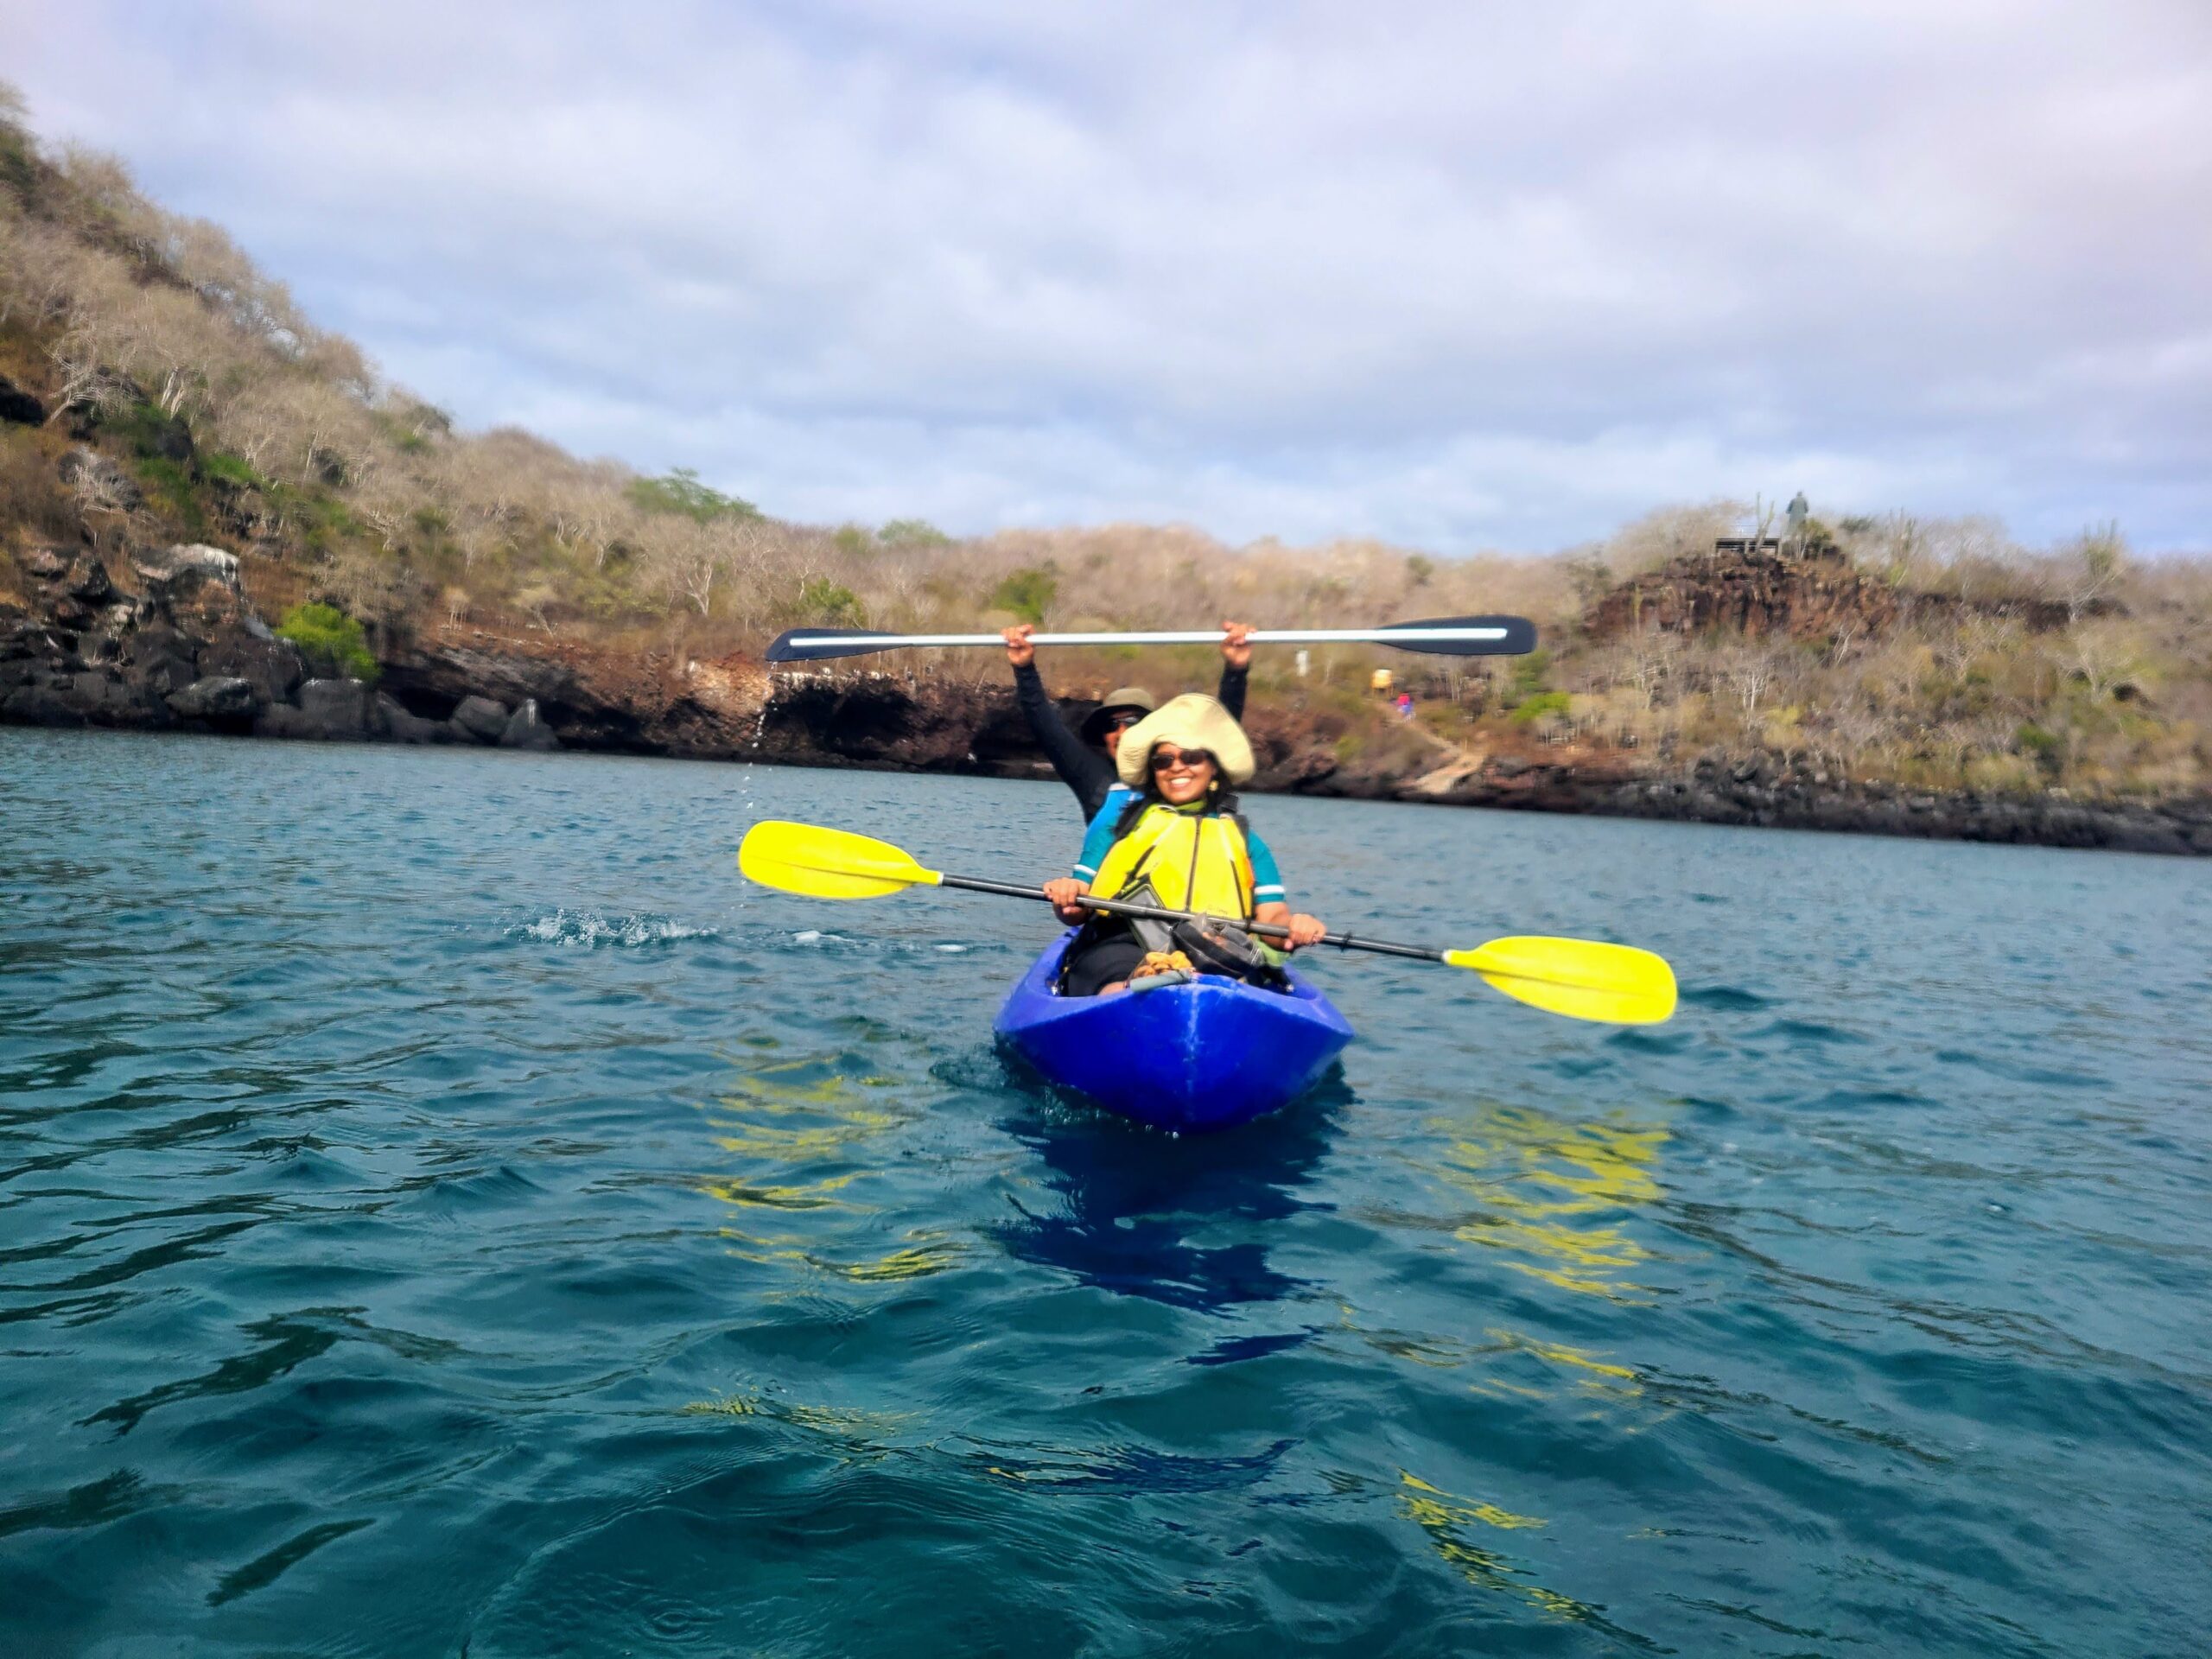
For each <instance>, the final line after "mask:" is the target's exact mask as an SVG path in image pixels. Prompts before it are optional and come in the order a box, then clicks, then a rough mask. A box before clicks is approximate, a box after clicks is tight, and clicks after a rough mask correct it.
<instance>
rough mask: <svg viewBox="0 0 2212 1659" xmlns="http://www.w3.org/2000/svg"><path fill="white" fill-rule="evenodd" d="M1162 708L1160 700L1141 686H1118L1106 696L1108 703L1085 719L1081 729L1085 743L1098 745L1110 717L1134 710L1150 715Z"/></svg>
mask: <svg viewBox="0 0 2212 1659" xmlns="http://www.w3.org/2000/svg"><path fill="white" fill-rule="evenodd" d="M1159 707H1160V699H1159V698H1157V697H1155V696H1153V695H1152V693H1151V692H1149V691H1147V690H1145V689H1144V687H1142V686H1141V685H1123V686H1116V688H1115V689H1114V690H1111V691H1109V692H1108V693H1107V694H1106V701H1105V702H1102V703H1100V704H1099V705H1098V706H1097V707H1096V709H1092V710H1091V711H1090V713H1089V714H1087V715H1084V717H1083V725H1082V727H1081V728H1079V730H1080V732H1081V735H1082V737H1083V741H1084V742H1086V743H1096V742H1097V741H1098V740H1099V739H1101V738H1102V737H1104V736H1105V735H1106V721H1107V719H1108V717H1109V715H1116V714H1121V713H1122V712H1124V711H1126V710H1128V709H1135V710H1136V711H1137V713H1139V714H1140V715H1148V714H1150V713H1151V712H1152V711H1153V710H1154V709H1157V708H1159Z"/></svg>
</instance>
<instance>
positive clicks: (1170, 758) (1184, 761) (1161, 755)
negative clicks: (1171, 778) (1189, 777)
mask: <svg viewBox="0 0 2212 1659" xmlns="http://www.w3.org/2000/svg"><path fill="white" fill-rule="evenodd" d="M1212 764H1213V756H1212V755H1211V754H1210V753H1207V752H1206V751H1205V750H1204V749H1182V750H1179V751H1177V752H1175V753H1169V752H1167V751H1166V750H1165V749H1154V751H1153V752H1152V769H1153V770H1154V772H1173V771H1174V770H1175V768H1176V767H1178V766H1189V767H1191V768H1192V770H1193V771H1195V770H1197V769H1198V767H1200V766H1211V765H1212Z"/></svg>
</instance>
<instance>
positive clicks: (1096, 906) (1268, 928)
mask: <svg viewBox="0 0 2212 1659" xmlns="http://www.w3.org/2000/svg"><path fill="white" fill-rule="evenodd" d="M937 880H938V886H939V887H959V888H962V889H963V890H964V891H966V892H969V893H997V894H998V895H999V896H1000V897H1001V898H1005V899H1042V900H1044V902H1045V903H1046V904H1048V905H1049V904H1051V903H1052V895H1051V894H1050V893H1046V891H1045V890H1044V888H1042V887H1016V886H1014V883H1013V882H1011V881H986V880H982V878H981V877H980V876H973V875H940V876H938V879H937ZM1076 902H1077V904H1079V905H1084V906H1089V907H1090V909H1092V910H1103V911H1105V912H1108V913H1109V914H1110V915H1115V916H1141V917H1142V918H1145V919H1146V920H1147V921H1154V922H1211V923H1213V924H1215V925H1217V926H1220V927H1235V928H1242V929H1243V931H1245V932H1247V933H1257V934H1259V935H1260V936H1261V937H1262V938H1270V939H1287V938H1289V937H1290V930H1289V929H1288V928H1287V927H1285V926H1283V925H1282V924H1281V923H1280V922H1247V921H1240V920H1238V919H1237V918H1236V917H1234V916H1209V915H1207V914H1205V912H1202V911H1196V910H1164V909H1162V908H1161V907H1160V906H1158V905H1133V904H1130V903H1129V902H1128V900H1126V899H1093V898H1092V897H1091V896H1090V894H1089V893H1085V894H1084V895H1083V897H1082V898H1080V899H1077V900H1076ZM1321 943H1322V944H1333V945H1334V946H1336V947H1337V949H1338V950H1372V951H1375V952H1376V954H1378V955H1380V956H1385V957H1412V958H1413V959H1414V961H1416V962H1442V961H1443V960H1444V953H1443V952H1442V951H1441V950H1429V949H1428V948H1427V946H1425V945H1419V944H1391V943H1390V942H1389V940H1387V939H1361V938H1353V937H1352V936H1351V934H1349V933H1324V934H1323V935H1322V936H1321Z"/></svg>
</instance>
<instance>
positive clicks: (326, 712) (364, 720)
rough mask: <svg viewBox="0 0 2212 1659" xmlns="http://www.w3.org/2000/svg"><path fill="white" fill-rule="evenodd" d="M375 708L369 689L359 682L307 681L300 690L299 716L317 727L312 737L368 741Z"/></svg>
mask: <svg viewBox="0 0 2212 1659" xmlns="http://www.w3.org/2000/svg"><path fill="white" fill-rule="evenodd" d="M373 706H374V705H373V704H372V703H371V702H370V701H369V688H368V687H367V686H365V685H364V684H362V683H361V682H360V681H359V680H308V681H305V682H303V683H302V684H301V686H300V712H301V713H302V715H305V716H306V717H307V718H308V721H309V722H310V723H311V724H312V725H313V726H314V727H315V730H314V731H313V732H312V733H311V734H310V735H312V736H315V737H322V738H339V739H357V738H365V737H367V736H368V735H369V734H370V732H369V712H370V710H371V709H372V707H373Z"/></svg>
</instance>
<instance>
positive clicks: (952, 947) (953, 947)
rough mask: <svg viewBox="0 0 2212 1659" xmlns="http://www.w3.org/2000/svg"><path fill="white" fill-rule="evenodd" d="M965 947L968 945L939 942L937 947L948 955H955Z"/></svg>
mask: <svg viewBox="0 0 2212 1659" xmlns="http://www.w3.org/2000/svg"><path fill="white" fill-rule="evenodd" d="M967 948H968V947H967V946H966V945H964V944H940V945H939V946H938V950H942V951H944V953H945V955H947V956H948V957H957V956H958V955H959V954H960V953H961V952H962V951H963V950H966V949H967Z"/></svg>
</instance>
